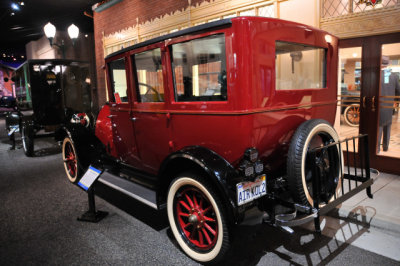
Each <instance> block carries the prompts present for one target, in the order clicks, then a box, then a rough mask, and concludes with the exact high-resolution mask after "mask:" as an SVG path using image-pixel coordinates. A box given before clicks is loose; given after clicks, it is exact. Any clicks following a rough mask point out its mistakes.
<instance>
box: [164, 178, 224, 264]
mask: <svg viewBox="0 0 400 266" xmlns="http://www.w3.org/2000/svg"><path fill="white" fill-rule="evenodd" d="M167 212H168V220H169V223H170V226H171V230H172V233H173V234H174V236H175V239H176V240H177V242H178V244H179V246H180V247H181V249H182V250H183V251H184V252H185V253H186V255H188V256H189V257H191V258H192V259H194V260H196V261H198V262H201V263H216V262H218V261H220V260H222V259H223V258H224V256H225V255H226V253H227V251H228V249H229V246H230V238H229V228H228V223H227V221H228V220H227V216H226V212H225V208H224V206H223V204H222V201H221V199H220V198H219V196H218V194H217V193H216V192H215V190H214V189H213V188H212V187H211V186H210V185H209V184H208V182H206V180H205V179H204V178H202V177H201V176H200V175H196V174H193V173H185V174H182V175H180V176H178V177H177V178H175V179H174V180H173V181H172V182H171V185H170V187H169V189H168V198H167Z"/></svg>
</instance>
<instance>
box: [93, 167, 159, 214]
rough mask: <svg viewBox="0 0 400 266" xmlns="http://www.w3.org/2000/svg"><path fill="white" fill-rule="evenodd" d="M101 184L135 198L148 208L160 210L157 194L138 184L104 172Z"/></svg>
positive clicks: (100, 179)
mask: <svg viewBox="0 0 400 266" xmlns="http://www.w3.org/2000/svg"><path fill="white" fill-rule="evenodd" d="M98 181H100V182H101V183H103V184H104V185H106V186H109V187H111V188H113V189H115V190H118V191H119V192H122V193H124V194H125V195H127V196H129V197H131V198H134V199H136V200H138V201H140V202H142V203H144V204H146V205H147V206H150V207H152V208H154V209H156V210H158V209H159V208H158V206H157V197H156V192H155V191H153V190H150V189H148V188H146V187H143V186H141V185H138V184H136V183H133V182H130V181H128V180H125V179H123V178H121V177H118V176H115V175H113V174H110V173H108V172H107V171H104V172H103V173H102V174H101V176H100V178H99V179H98Z"/></svg>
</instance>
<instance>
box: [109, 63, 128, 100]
mask: <svg viewBox="0 0 400 266" xmlns="http://www.w3.org/2000/svg"><path fill="white" fill-rule="evenodd" d="M108 69H109V75H110V82H111V90H112V95H113V99H112V100H111V101H114V102H116V103H121V102H122V103H124V102H128V90H127V89H128V87H127V84H126V70H125V59H124V58H121V59H117V60H115V61H112V62H110V63H108Z"/></svg>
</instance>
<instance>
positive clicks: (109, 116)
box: [107, 115, 116, 118]
mask: <svg viewBox="0 0 400 266" xmlns="http://www.w3.org/2000/svg"><path fill="white" fill-rule="evenodd" d="M114 116H116V115H108V116H107V117H108V118H111V117H114Z"/></svg>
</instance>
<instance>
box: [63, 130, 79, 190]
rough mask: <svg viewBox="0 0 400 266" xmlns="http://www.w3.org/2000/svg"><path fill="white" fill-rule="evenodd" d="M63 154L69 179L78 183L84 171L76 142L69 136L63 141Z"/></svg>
mask: <svg viewBox="0 0 400 266" xmlns="http://www.w3.org/2000/svg"><path fill="white" fill-rule="evenodd" d="M62 156H63V161H64V168H65V172H66V173H67V177H68V180H69V181H70V182H71V183H77V182H78V181H79V178H80V177H81V175H82V174H81V172H82V171H81V169H80V167H79V164H78V155H77V153H76V148H75V145H74V142H73V141H72V140H71V139H70V138H69V137H66V138H65V139H64V141H63V145H62Z"/></svg>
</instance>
